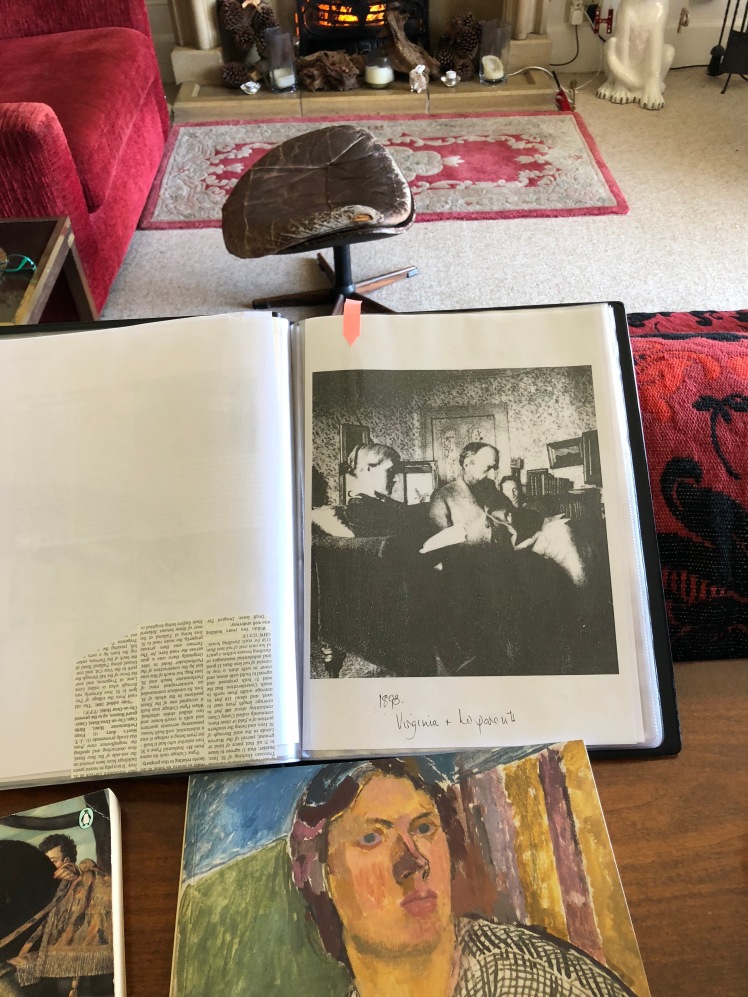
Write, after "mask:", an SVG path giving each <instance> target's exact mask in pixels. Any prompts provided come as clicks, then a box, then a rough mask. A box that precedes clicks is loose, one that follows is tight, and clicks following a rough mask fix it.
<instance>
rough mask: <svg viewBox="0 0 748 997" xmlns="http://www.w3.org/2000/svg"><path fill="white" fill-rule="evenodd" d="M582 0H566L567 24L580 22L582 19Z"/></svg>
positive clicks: (583, 4) (583, 5) (583, 6)
mask: <svg viewBox="0 0 748 997" xmlns="http://www.w3.org/2000/svg"><path fill="white" fill-rule="evenodd" d="M584 8H585V3H584V0H567V2H566V21H567V23H568V24H581V23H582V21H584Z"/></svg>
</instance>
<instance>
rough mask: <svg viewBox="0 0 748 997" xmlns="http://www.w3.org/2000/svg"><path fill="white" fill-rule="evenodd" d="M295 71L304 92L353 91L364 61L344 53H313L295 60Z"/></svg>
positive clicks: (357, 84)
mask: <svg viewBox="0 0 748 997" xmlns="http://www.w3.org/2000/svg"><path fill="white" fill-rule="evenodd" d="M296 69H297V72H298V76H299V80H300V82H301V85H302V86H303V87H304V89H305V90H355V89H356V87H359V86H361V83H360V80H359V77H360V76H362V75H363V71H364V60H363V59H357V58H356V57H355V56H350V55H348V54H347V53H346V52H313V53H312V54H311V55H302V56H301V57H300V58H299V59H297V60H296Z"/></svg>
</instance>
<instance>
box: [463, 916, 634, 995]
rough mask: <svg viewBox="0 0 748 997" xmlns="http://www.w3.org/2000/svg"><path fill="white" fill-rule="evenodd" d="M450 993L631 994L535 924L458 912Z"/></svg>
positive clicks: (588, 958) (610, 975) (601, 968)
mask: <svg viewBox="0 0 748 997" xmlns="http://www.w3.org/2000/svg"><path fill="white" fill-rule="evenodd" d="M457 941H458V945H459V949H460V967H459V975H458V978H457V985H456V987H455V989H454V997H635V995H634V993H633V991H632V990H630V989H629V988H628V987H627V986H626V985H625V984H624V983H622V982H621V981H620V980H619V979H618V977H617V976H615V975H614V974H613V973H611V972H610V970H608V969H606V968H605V967H604V966H601V965H600V963H598V962H596V961H595V960H594V959H593V958H592V957H591V956H589V955H586V954H585V953H584V952H582V951H580V950H579V949H577V948H575V947H574V946H573V945H570V944H569V943H568V942H563V941H561V940H560V939H557V938H553V937H551V936H550V935H547V934H546V933H545V932H543V931H542V930H540V929H537V928H528V927H525V926H524V925H520V924H496V923H494V922H493V921H486V920H483V919H475V920H472V919H469V918H462V919H461V920H460V922H459V924H458V930H457Z"/></svg>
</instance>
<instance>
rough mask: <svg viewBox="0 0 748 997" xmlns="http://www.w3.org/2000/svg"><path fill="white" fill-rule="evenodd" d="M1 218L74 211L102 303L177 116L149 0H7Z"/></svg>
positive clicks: (0, 25)
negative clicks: (168, 96) (169, 102)
mask: <svg viewBox="0 0 748 997" xmlns="http://www.w3.org/2000/svg"><path fill="white" fill-rule="evenodd" d="M0 66H2V76H1V77H0V217H2V218H41V217H49V216H57V215H68V216H69V217H70V219H71V221H72V225H73V232H74V234H75V240H76V244H77V247H78V252H79V254H80V258H81V261H82V264H83V268H84V270H85V273H86V276H87V278H88V282H89V284H90V287H91V293H92V296H93V299H94V302H95V303H96V306H97V308H101V306H102V305H103V304H104V302H105V301H106V297H107V294H108V293H109V288H110V286H111V284H112V281H113V280H114V278H115V276H116V274H117V271H118V269H119V267H120V264H121V263H122V260H123V258H124V256H125V253H126V252H127V247H128V246H129V244H130V239H131V238H132V235H133V232H134V231H135V227H136V225H137V223H138V218H139V217H140V213H141V211H142V209H143V205H144V204H145V200H146V197H147V195H148V191H149V189H150V186H151V183H152V182H153V178H154V176H155V174H156V170H157V168H158V164H159V162H160V159H161V155H162V153H163V150H164V145H165V142H166V135H167V132H168V128H169V116H168V111H167V107H166V100H165V98H164V92H163V87H162V84H161V79H160V76H159V71H158V65H157V63H156V56H155V53H154V50H153V43H152V39H151V33H150V27H149V24H148V17H147V14H146V8H145V2H144V0H34V2H33V3H29V2H26V0H0Z"/></svg>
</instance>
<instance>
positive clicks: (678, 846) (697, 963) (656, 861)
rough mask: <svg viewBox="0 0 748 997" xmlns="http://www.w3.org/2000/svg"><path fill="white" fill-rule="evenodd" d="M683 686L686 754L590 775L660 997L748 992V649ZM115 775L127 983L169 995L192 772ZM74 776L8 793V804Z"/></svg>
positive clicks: (145, 994)
mask: <svg viewBox="0 0 748 997" xmlns="http://www.w3.org/2000/svg"><path fill="white" fill-rule="evenodd" d="M676 686H677V690H678V701H679V710H680V718H681V728H682V733H683V751H682V752H681V754H680V755H679V756H678V757H677V758H663V759H646V760H641V761H605V762H595V764H594V769H595V777H596V779H597V784H598V789H599V792H600V797H601V800H602V804H603V810H604V812H605V815H606V818H607V821H608V828H609V830H610V836H611V838H612V841H613V848H614V851H615V853H616V857H617V859H618V865H619V869H620V873H621V878H622V880H623V885H624V889H625V892H626V896H627V898H628V901H629V906H630V909H631V916H632V918H633V922H634V928H635V929H636V933H637V936H638V938H639V944H640V946H641V950H642V957H643V959H644V965H645V968H646V970H647V975H648V978H649V983H650V988H651V991H652V997H713V995H714V997H716V995H719V997H745V995H746V994H748V774H747V771H746V759H747V758H748V661H718V662H708V663H698V664H679V665H676ZM102 785H105V784H104V783H95V784H94V783H87V784H85V786H84V785H83V784H78V785H76V787H75V793H76V794H77V793H80V792H83V791H84V790H87V789H88V788H94V787H99V786H102ZM106 785H109V786H111V787H112V788H113V789H114V791H115V793H116V794H117V796H118V798H119V800H120V803H121V805H122V832H123V861H124V876H125V930H126V940H125V946H126V962H127V990H128V993H129V994H130V995H131V997H166V995H167V994H168V991H169V974H170V966H171V955H172V940H173V932H174V921H175V914H176V902H177V886H178V882H179V870H180V857H181V848H182V828H183V818H184V803H185V797H186V791H187V780H186V778H185V777H175V778H169V779H166V778H163V779H137V780H135V779H133V780H112V781H110V782H109V783H107V784H106ZM68 788H70V787H64V788H63V787H60V786H56V787H51V788H50V787H46V788H33V789H25V790H6V791H5V792H0V813H2V814H9V813H14V812H17V811H20V810H27V809H30V808H31V807H34V806H40V805H42V804H44V803H50V802H53V801H54V800H57V799H63V798H64V797H65V796H66V795H73V793H72V792H70V793H67V794H66V792H65V789H68ZM217 989H218V991H220V987H218V988H217ZM225 997H232V995H231V994H227V995H225ZM383 997H384V995H383Z"/></svg>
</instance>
